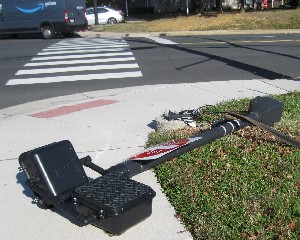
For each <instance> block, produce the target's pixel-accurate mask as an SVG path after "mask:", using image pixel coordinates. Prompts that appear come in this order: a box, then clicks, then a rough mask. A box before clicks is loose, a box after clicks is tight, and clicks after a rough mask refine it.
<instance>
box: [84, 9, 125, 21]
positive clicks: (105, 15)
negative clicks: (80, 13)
mask: <svg viewBox="0 0 300 240" xmlns="http://www.w3.org/2000/svg"><path fill="white" fill-rule="evenodd" d="M97 11H98V22H99V24H115V23H120V22H124V13H123V12H122V11H118V10H114V9H111V8H108V7H97ZM86 18H87V20H88V24H89V25H93V24H95V13H94V8H87V9H86Z"/></svg>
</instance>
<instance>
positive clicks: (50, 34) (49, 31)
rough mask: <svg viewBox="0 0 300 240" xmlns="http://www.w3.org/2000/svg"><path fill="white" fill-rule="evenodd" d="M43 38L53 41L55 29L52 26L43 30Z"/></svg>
mask: <svg viewBox="0 0 300 240" xmlns="http://www.w3.org/2000/svg"><path fill="white" fill-rule="evenodd" d="M42 36H43V38H44V39H52V38H54V36H55V32H54V29H53V28H52V27H50V26H45V27H43V28H42Z"/></svg>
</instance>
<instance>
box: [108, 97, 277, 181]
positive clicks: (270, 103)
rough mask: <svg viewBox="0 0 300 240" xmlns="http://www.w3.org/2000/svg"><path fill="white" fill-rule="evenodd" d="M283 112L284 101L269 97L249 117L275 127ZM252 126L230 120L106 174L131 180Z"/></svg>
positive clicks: (254, 102)
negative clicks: (119, 175) (115, 174)
mask: <svg viewBox="0 0 300 240" xmlns="http://www.w3.org/2000/svg"><path fill="white" fill-rule="evenodd" d="M282 112H283V103H282V102H280V101H277V100H275V99H273V98H269V97H256V98H254V99H253V100H251V102H250V106H249V109H248V113H247V114H246V115H245V116H246V117H247V118H250V119H253V120H255V121H258V122H260V123H263V124H265V125H268V126H272V125H273V124H274V123H275V122H278V121H279V120H280V119H281V116H282ZM249 125H250V123H249V122H247V121H245V120H241V119H235V120H228V121H227V122H225V123H223V124H221V125H218V126H216V127H213V128H212V129H210V130H206V131H204V132H201V133H199V134H197V135H195V136H193V137H191V138H187V139H179V140H173V141H170V142H168V143H165V144H162V145H159V146H155V147H153V148H150V149H146V150H145V151H144V152H142V153H140V154H137V155H135V156H133V157H131V158H129V159H127V160H125V161H124V162H122V163H120V164H117V165H115V166H112V167H111V168H109V169H107V170H106V171H105V174H106V173H118V174H121V175H124V176H126V177H129V178H131V177H132V176H134V175H137V174H139V173H141V172H144V171H146V170H148V169H150V168H153V167H155V166H157V165H159V164H161V163H163V162H166V161H168V160H171V159H173V158H175V157H178V156H180V155H182V154H184V153H186V152H188V151H191V150H193V149H195V148H198V147H201V146H204V145H206V144H208V143H211V142H213V141H215V140H217V139H220V138H222V137H224V136H226V135H229V134H232V133H233V132H236V131H238V130H240V129H242V128H244V127H246V126H249Z"/></svg>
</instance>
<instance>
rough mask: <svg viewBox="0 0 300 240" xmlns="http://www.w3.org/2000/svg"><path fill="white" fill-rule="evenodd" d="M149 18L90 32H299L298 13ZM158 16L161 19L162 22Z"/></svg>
mask: <svg viewBox="0 0 300 240" xmlns="http://www.w3.org/2000/svg"><path fill="white" fill-rule="evenodd" d="M159 16H160V17H158V16H157V15H150V16H143V17H140V18H138V20H140V21H134V22H130V21H128V22H125V23H120V24H115V25H105V26H103V25H101V26H92V29H93V31H108V32H122V33H126V32H163V31H204V30H255V29H299V26H300V9H293V10H272V11H254V12H246V13H237V12H227V13H223V14H217V15H208V16H207V15H206V16H204V15H191V16H188V17H186V16H179V15H174V14H173V15H159ZM161 16H162V17H163V18H161Z"/></svg>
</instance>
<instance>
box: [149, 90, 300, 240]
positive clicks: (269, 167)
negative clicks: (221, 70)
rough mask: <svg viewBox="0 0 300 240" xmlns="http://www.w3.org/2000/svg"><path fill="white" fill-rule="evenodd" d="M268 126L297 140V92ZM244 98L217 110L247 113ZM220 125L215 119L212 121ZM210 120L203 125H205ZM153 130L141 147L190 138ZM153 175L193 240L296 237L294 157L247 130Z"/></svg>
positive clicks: (298, 163)
mask: <svg viewBox="0 0 300 240" xmlns="http://www.w3.org/2000/svg"><path fill="white" fill-rule="evenodd" d="M273 97H274V98H276V99H279V100H281V101H283V102H284V106H285V110H284V113H283V116H282V120H281V121H280V122H279V123H276V124H275V126H274V127H275V128H276V129H277V130H280V131H282V132H284V133H286V134H289V135H291V136H293V137H296V139H298V140H300V93H299V92H294V93H290V94H285V95H277V96H273ZM248 104H249V99H243V100H233V101H229V102H224V103H220V104H217V105H216V106H214V107H213V108H212V109H217V110H220V111H222V110H247V109H248ZM213 117H215V118H216V119H219V118H220V116H213ZM211 119H212V116H211V115H209V116H207V117H205V118H203V119H202V120H205V121H210V120H211ZM191 132H192V131H190V130H182V131H176V132H153V133H151V134H150V135H149V141H148V143H147V146H152V145H155V144H158V143H161V142H165V141H167V140H171V139H176V138H181V137H186V136H190V135H191ZM154 171H155V174H156V176H157V178H158V181H159V182H160V184H161V186H162V188H163V190H164V192H165V194H166V195H167V197H168V198H169V200H170V202H171V204H172V205H173V206H174V208H175V210H176V216H177V217H178V218H179V219H180V220H181V221H182V222H183V223H184V225H185V226H186V228H187V229H188V230H189V231H190V232H191V233H192V235H193V237H194V239H213V240H216V239H300V151H299V149H297V148H295V147H290V146H287V145H286V144H284V143H282V142H280V141H279V140H277V139H275V138H274V137H273V136H271V135H270V134H267V133H266V132H264V131H262V130H260V129H257V128H256V127H253V126H250V127H247V128H245V129H243V130H240V131H239V132H236V133H235V134H232V135H229V136H226V137H224V138H222V139H220V140H217V141H215V142H213V143H211V144H208V145H205V146H203V147H201V148H198V149H195V150H193V151H191V152H188V153H186V154H183V155H181V156H180V157H178V158H175V159H173V160H171V161H169V162H166V163H164V164H161V165H159V166H157V167H156V168H155V169H154Z"/></svg>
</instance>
